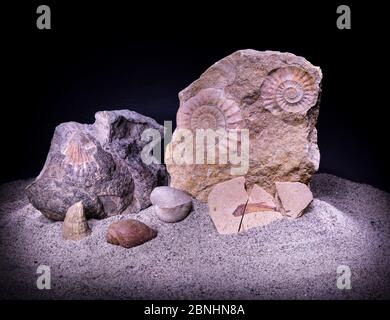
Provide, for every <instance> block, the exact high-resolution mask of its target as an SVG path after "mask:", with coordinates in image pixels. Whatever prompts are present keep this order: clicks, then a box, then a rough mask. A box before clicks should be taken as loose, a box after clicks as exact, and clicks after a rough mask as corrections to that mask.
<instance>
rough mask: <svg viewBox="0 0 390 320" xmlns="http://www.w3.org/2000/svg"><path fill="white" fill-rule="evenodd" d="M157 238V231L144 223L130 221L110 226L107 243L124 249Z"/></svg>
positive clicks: (118, 222)
mask: <svg viewBox="0 0 390 320" xmlns="http://www.w3.org/2000/svg"><path fill="white" fill-rule="evenodd" d="M156 236H157V231H155V230H154V229H152V228H150V227H149V226H147V225H146V224H144V223H143V222H140V221H137V220H134V219H128V220H121V221H117V222H114V223H112V224H110V226H109V227H108V230H107V237H106V238H107V242H108V243H111V244H114V245H119V246H121V247H124V248H132V247H135V246H139V245H141V244H143V243H145V242H147V241H149V240H152V239H154V238H155V237H156Z"/></svg>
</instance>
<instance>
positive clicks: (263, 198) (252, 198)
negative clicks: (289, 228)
mask: <svg viewBox="0 0 390 320" xmlns="http://www.w3.org/2000/svg"><path fill="white" fill-rule="evenodd" d="M251 204H258V206H259V204H261V205H262V206H263V208H262V209H261V210H254V211H252V212H250V211H249V210H246V212H248V211H249V212H248V213H246V214H245V215H244V218H243V219H242V224H241V228H240V232H242V231H246V230H249V229H250V228H254V227H262V226H265V225H267V224H269V223H271V222H274V221H276V220H279V219H282V218H283V215H282V214H281V213H280V212H278V211H277V209H276V204H275V202H274V199H273V197H272V196H271V195H270V194H269V193H268V192H267V191H265V190H264V189H263V188H261V187H259V186H258V185H256V184H255V185H254V186H253V188H252V190H251V192H250V195H249V201H248V207H250V205H251Z"/></svg>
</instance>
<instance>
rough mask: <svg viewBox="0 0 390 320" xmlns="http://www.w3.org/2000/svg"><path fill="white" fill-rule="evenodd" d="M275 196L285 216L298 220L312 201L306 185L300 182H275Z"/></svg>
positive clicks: (311, 195)
mask: <svg viewBox="0 0 390 320" xmlns="http://www.w3.org/2000/svg"><path fill="white" fill-rule="evenodd" d="M275 185H276V191H277V196H278V198H279V200H280V203H281V207H282V211H283V213H284V214H285V215H287V216H289V217H292V218H298V217H300V216H301V215H302V212H303V210H304V209H305V208H306V207H307V206H308V205H309V204H310V202H311V201H312V200H313V194H312V192H311V191H310V189H309V188H308V186H307V185H305V184H304V183H300V182H276V183H275Z"/></svg>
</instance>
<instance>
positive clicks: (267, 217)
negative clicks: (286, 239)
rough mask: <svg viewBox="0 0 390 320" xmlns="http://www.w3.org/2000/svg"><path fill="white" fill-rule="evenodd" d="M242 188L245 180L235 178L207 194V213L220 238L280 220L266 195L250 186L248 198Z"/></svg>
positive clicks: (261, 190) (259, 188) (256, 187)
mask: <svg viewBox="0 0 390 320" xmlns="http://www.w3.org/2000/svg"><path fill="white" fill-rule="evenodd" d="M244 185H245V178H244V177H238V178H235V179H232V180H229V181H225V182H221V183H219V184H217V185H215V186H214V188H213V189H212V190H211V192H210V194H209V198H208V206H209V213H210V216H211V219H212V220H213V222H214V225H215V227H216V228H217V231H218V232H219V233H221V234H231V233H238V232H242V231H246V230H248V229H250V228H254V227H259V226H264V225H266V224H269V223H271V222H273V221H275V220H278V219H281V218H283V216H282V215H281V214H280V213H279V212H277V211H276V205H275V202H274V199H273V197H272V196H271V195H270V194H269V193H267V192H266V191H265V190H264V189H263V188H261V187H259V186H257V185H254V186H253V188H252V190H251V192H250V194H249V196H248V193H247V191H246V190H245V187H244ZM243 215H244V216H243Z"/></svg>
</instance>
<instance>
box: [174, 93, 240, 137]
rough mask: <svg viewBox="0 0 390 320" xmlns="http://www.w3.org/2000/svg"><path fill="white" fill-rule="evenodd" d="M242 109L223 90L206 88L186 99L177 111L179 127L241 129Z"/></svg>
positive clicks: (192, 128)
mask: <svg viewBox="0 0 390 320" xmlns="http://www.w3.org/2000/svg"><path fill="white" fill-rule="evenodd" d="M241 121H242V117H241V111H240V108H239V106H238V105H237V104H236V103H235V101H234V100H231V99H228V98H226V97H225V95H224V93H223V91H222V90H217V89H204V90H201V91H199V92H198V94H196V95H195V96H194V97H192V98H191V99H189V100H188V101H186V102H185V103H184V104H183V105H182V106H181V107H180V108H179V111H178V113H177V127H178V128H183V129H191V130H196V129H204V130H206V129H212V130H218V129H224V130H226V131H228V130H229V129H239V128H240V123H241Z"/></svg>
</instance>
